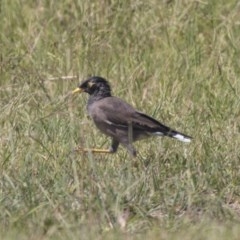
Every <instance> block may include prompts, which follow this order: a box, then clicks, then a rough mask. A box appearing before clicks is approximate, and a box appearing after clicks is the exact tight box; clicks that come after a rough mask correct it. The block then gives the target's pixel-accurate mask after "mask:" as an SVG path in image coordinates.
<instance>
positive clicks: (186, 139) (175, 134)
mask: <svg viewBox="0 0 240 240" xmlns="http://www.w3.org/2000/svg"><path fill="white" fill-rule="evenodd" d="M167 136H168V137H171V138H175V139H177V140H179V141H181V142H185V143H189V142H191V141H192V137H190V136H188V135H186V134H183V133H180V132H177V131H174V130H171V131H170V132H168V134H167Z"/></svg>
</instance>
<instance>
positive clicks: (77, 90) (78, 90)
mask: <svg viewBox="0 0 240 240" xmlns="http://www.w3.org/2000/svg"><path fill="white" fill-rule="evenodd" d="M78 92H79V93H81V92H83V90H82V89H81V88H76V89H75V90H73V91H72V94H74V93H78Z"/></svg>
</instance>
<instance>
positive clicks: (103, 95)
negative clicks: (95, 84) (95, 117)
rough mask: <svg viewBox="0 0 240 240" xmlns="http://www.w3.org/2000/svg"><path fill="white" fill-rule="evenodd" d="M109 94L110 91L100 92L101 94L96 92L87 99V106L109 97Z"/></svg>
mask: <svg viewBox="0 0 240 240" xmlns="http://www.w3.org/2000/svg"><path fill="white" fill-rule="evenodd" d="M111 96H112V95H111V92H110V91H101V92H96V93H93V94H91V95H90V97H89V99H88V105H91V104H92V103H94V102H96V101H99V100H101V99H103V98H106V97H111Z"/></svg>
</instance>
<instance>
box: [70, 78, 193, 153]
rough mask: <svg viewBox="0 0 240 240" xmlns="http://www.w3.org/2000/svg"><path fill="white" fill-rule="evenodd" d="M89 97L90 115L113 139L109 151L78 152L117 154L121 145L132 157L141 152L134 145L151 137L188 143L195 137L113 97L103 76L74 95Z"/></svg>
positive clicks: (79, 87)
mask: <svg viewBox="0 0 240 240" xmlns="http://www.w3.org/2000/svg"><path fill="white" fill-rule="evenodd" d="M76 93H88V94H89V98H88V102H87V112H88V114H89V116H90V117H91V118H92V120H93V122H94V123H95V125H96V127H97V128H98V129H99V130H100V131H101V132H102V133H104V134H105V135H107V136H109V137H111V139H112V142H111V146H110V148H109V149H96V148H92V149H87V148H81V147H80V148H78V150H80V151H83V152H89V151H90V152H93V153H115V152H116V151H117V149H118V147H119V144H121V145H122V146H123V147H125V148H126V149H127V150H128V152H129V154H130V155H131V156H132V157H136V155H137V151H136V149H135V147H134V145H133V142H135V141H138V140H141V139H144V138H148V137H151V136H161V137H164V136H167V137H170V138H175V139H177V140H180V141H182V142H185V143H189V142H191V140H192V137H190V136H188V135H186V134H183V133H181V132H178V131H176V130H173V129H172V128H170V127H168V126H166V125H164V124H162V123H161V122H159V121H158V120H156V119H154V118H153V117H150V116H149V115H147V114H145V113H143V112H140V111H138V110H136V109H135V108H134V107H133V106H131V105H130V104H128V103H127V102H125V101H124V100H122V99H121V98H118V97H115V96H112V94H111V87H110V84H109V82H108V81H107V80H106V79H105V78H103V77H99V76H92V77H89V78H87V79H86V80H84V81H83V82H81V83H80V84H79V86H78V87H77V88H76V89H75V90H73V91H72V94H76Z"/></svg>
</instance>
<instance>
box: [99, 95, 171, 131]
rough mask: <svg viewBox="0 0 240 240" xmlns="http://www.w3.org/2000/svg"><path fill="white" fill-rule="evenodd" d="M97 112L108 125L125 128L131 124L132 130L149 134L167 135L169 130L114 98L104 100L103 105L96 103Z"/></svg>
mask: <svg viewBox="0 0 240 240" xmlns="http://www.w3.org/2000/svg"><path fill="white" fill-rule="evenodd" d="M98 103H99V104H100V105H99V110H100V111H101V112H102V114H104V115H105V116H104V119H105V121H106V122H107V123H108V124H111V125H115V126H119V127H126V128H128V126H129V124H132V127H133V129H135V130H142V131H146V132H149V133H155V132H159V134H160V133H162V134H163V135H168V133H169V132H171V129H170V128H169V127H167V126H165V125H163V124H161V123H160V122H158V121H157V120H155V119H154V118H152V117H150V116H148V115H146V114H144V113H141V112H138V111H136V110H135V109H134V108H133V107H132V106H131V105H129V104H128V103H126V102H124V101H123V100H121V99H119V98H116V97H109V98H105V99H104V102H103V104H101V103H100V102H98Z"/></svg>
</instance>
